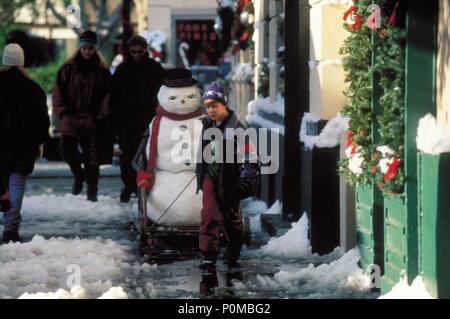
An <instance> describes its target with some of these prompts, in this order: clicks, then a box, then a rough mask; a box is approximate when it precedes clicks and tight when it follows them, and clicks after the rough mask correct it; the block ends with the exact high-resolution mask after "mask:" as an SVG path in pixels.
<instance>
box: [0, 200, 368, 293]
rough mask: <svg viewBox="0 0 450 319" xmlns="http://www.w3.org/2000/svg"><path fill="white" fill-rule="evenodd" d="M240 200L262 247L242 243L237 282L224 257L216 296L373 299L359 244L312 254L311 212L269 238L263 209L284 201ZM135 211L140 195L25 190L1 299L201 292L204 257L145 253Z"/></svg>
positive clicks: (0, 268)
mask: <svg viewBox="0 0 450 319" xmlns="http://www.w3.org/2000/svg"><path fill="white" fill-rule="evenodd" d="M242 206H243V210H244V212H245V214H246V215H247V216H249V217H250V219H251V224H252V231H253V232H254V234H253V235H254V237H253V238H254V239H255V236H256V238H257V239H258V240H257V241H256V242H257V244H256V245H259V244H263V245H264V246H263V247H262V248H261V249H260V248H259V247H258V246H255V244H254V245H253V246H252V247H250V248H245V249H243V251H242V258H241V265H242V273H243V276H242V278H235V279H233V280H232V283H233V285H232V287H228V285H229V284H230V282H229V281H230V278H228V274H227V275H226V276H225V274H226V266H225V265H224V264H223V262H222V260H220V261H219V262H218V276H219V278H218V279H219V286H220V287H219V288H217V294H216V296H217V297H218V298H221V297H224V296H225V297H226V296H234V297H243V298H346V297H358V298H373V294H371V293H370V291H369V290H368V289H366V286H365V281H364V280H365V277H364V276H363V275H362V271H361V270H360V269H359V268H358V267H357V261H358V259H359V255H358V253H357V252H356V251H351V252H349V253H347V254H345V255H344V254H343V252H342V251H340V250H339V249H337V250H336V251H335V252H333V253H331V254H329V255H326V256H318V255H313V254H311V253H310V248H309V245H310V244H309V241H308V240H307V232H308V228H307V220H306V217H304V218H302V219H301V220H300V221H299V222H298V223H296V224H294V225H293V228H292V229H291V230H290V231H289V232H287V233H286V234H285V235H284V236H283V237H280V238H278V239H272V240H270V242H269V243H268V244H267V242H268V241H269V237H268V235H267V234H266V233H264V232H262V231H261V228H260V225H259V223H260V215H261V214H262V213H266V214H280V213H281V210H282V209H281V208H282V207H281V204H280V203H279V202H276V203H275V204H274V205H272V207H270V208H268V207H267V205H266V204H265V203H264V202H262V201H256V200H251V199H249V200H245V201H243V202H242ZM136 212H137V208H136V203H135V201H134V203H133V204H120V203H119V202H118V200H117V199H116V198H111V197H108V196H100V197H99V201H98V202H97V203H90V202H87V201H86V199H85V197H83V196H72V195H55V194H52V195H49V194H44V195H34V196H26V197H25V200H24V205H23V224H22V227H21V231H22V234H25V235H26V236H29V237H28V238H27V241H28V242H26V243H23V244H9V245H1V246H0V298H19V297H21V298H199V297H201V295H200V294H199V291H198V290H199V283H200V281H201V277H200V272H199V270H198V263H199V260H198V259H190V260H185V261H174V262H172V263H169V264H162V265H158V266H156V265H150V264H148V263H145V262H144V260H142V259H140V257H139V256H138V255H137V247H136V242H133V241H130V240H128V230H127V229H126V228H125V227H124V226H125V224H126V223H127V222H128V220H130V219H132V217H133V216H132V215H133V213H136ZM36 234H37V235H36ZM60 235H63V237H61V236H60ZM30 240H31V241H30ZM266 244H267V245H266ZM73 265H76V266H75V269H76V267H79V270H80V278H81V282H80V283H79V286H77V285H78V284H77V283H76V282H75V283H72V285H69V282H68V280H69V279H70V278H72V279H73V277H71V276H72V275H74V272H73V271H74V268H73V267H74V266H73ZM69 266H71V267H72V268H70V267H69ZM68 267H69V268H68ZM69 281H70V280H69ZM73 284H75V287H72V286H73Z"/></svg>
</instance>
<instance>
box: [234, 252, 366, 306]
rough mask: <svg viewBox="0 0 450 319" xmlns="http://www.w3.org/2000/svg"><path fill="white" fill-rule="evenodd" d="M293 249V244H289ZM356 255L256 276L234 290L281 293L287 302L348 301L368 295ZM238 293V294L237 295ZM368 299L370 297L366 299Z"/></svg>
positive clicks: (356, 253) (239, 284) (352, 254)
mask: <svg viewBox="0 0 450 319" xmlns="http://www.w3.org/2000/svg"><path fill="white" fill-rule="evenodd" d="M290 245H295V243H290ZM359 259H360V255H359V253H358V250H357V249H352V250H350V251H349V252H347V253H346V254H345V255H343V256H342V257H341V258H340V259H338V260H336V261H333V262H331V263H329V264H326V263H324V264H321V265H319V266H317V267H315V266H314V265H313V264H309V265H308V266H307V267H306V268H303V269H301V270H299V271H295V272H288V271H280V272H278V273H276V274H275V275H274V276H273V277H271V276H261V275H257V277H256V280H254V281H253V282H246V283H242V282H239V283H237V284H236V285H235V288H236V289H238V290H241V291H244V292H245V291H258V290H264V291H269V292H270V291H272V292H273V293H274V296H276V292H277V291H278V292H279V291H280V290H283V292H282V295H283V296H285V297H291V298H351V297H353V296H355V295H356V296H361V292H367V294H369V293H370V291H369V290H370V286H369V280H368V278H367V276H366V275H365V274H364V272H363V271H362V270H361V269H360V268H359V267H358V261H359ZM241 293H242V292H241ZM368 297H370V296H368Z"/></svg>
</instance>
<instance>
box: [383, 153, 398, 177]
mask: <svg viewBox="0 0 450 319" xmlns="http://www.w3.org/2000/svg"><path fill="white" fill-rule="evenodd" d="M399 165H400V159H398V158H397V157H394V160H393V161H392V163H390V164H388V170H387V172H386V174H384V181H386V182H387V181H390V180H391V179H394V178H395V176H397V172H398V166H399Z"/></svg>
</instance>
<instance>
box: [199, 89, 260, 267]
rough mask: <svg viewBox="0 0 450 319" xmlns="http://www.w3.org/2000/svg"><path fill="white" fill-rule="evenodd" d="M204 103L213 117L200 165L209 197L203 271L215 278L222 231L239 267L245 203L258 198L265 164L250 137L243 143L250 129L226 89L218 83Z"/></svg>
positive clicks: (206, 121)
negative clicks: (228, 102) (230, 105)
mask: <svg viewBox="0 0 450 319" xmlns="http://www.w3.org/2000/svg"><path fill="white" fill-rule="evenodd" d="M203 100H204V105H205V108H206V111H207V114H208V117H204V118H203V120H202V123H203V131H202V135H201V136H202V140H201V144H200V145H201V149H200V150H201V153H200V154H202V158H201V159H199V161H198V164H197V192H198V191H199V190H202V193H203V210H202V214H201V223H200V232H199V248H200V251H201V253H202V257H203V260H202V262H201V265H200V267H201V269H202V272H206V273H209V272H212V273H214V272H215V262H216V259H217V256H218V253H219V248H220V233H221V232H223V233H224V235H225V238H226V241H227V247H226V263H227V265H228V268H229V269H234V268H236V267H237V266H238V264H237V261H238V259H239V257H240V252H241V248H242V245H243V240H244V238H243V222H242V215H241V210H240V200H242V199H244V198H247V197H249V196H252V195H254V194H255V193H256V188H257V181H258V175H259V161H258V158H257V155H256V150H255V148H254V146H253V144H252V143H251V141H250V140H249V139H248V138H247V136H243V138H237V137H238V134H242V133H244V132H245V129H246V128H245V126H244V125H243V124H242V123H241V122H240V121H239V120H238V118H237V116H236V114H235V113H234V112H233V111H232V110H231V109H229V108H228V107H227V106H226V96H225V93H224V90H223V88H222V87H221V86H220V85H219V84H218V83H217V82H214V83H212V84H211V85H210V86H209V87H207V88H206V90H205V93H204V94H203ZM209 129H214V130H215V131H216V132H217V130H220V132H222V137H221V138H220V137H219V136H217V134H216V133H214V134H211V133H206V132H207V131H208V130H209ZM230 133H232V134H230ZM206 136H210V137H211V138H206ZM228 143H231V145H228V146H227V144H228ZM207 146H208V148H207ZM207 150H209V151H210V152H208V151H207ZM227 150H234V154H233V155H232V156H231V155H230V154H229V155H228V156H227V154H226V151H227ZM205 156H208V159H207V158H205ZM229 159H232V160H231V161H229Z"/></svg>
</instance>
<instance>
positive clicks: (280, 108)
mask: <svg viewBox="0 0 450 319" xmlns="http://www.w3.org/2000/svg"><path fill="white" fill-rule="evenodd" d="M265 114H267V115H276V116H278V117H280V118H283V119H284V98H283V97H281V96H280V95H279V96H278V97H277V100H276V101H275V103H270V98H265V99H257V100H253V101H250V103H248V115H247V116H246V118H245V120H246V121H247V123H248V124H251V125H258V126H260V127H263V128H269V129H273V128H277V129H279V133H280V134H281V135H284V123H276V122H273V121H271V120H269V119H267V118H265V117H264V115H265Z"/></svg>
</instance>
